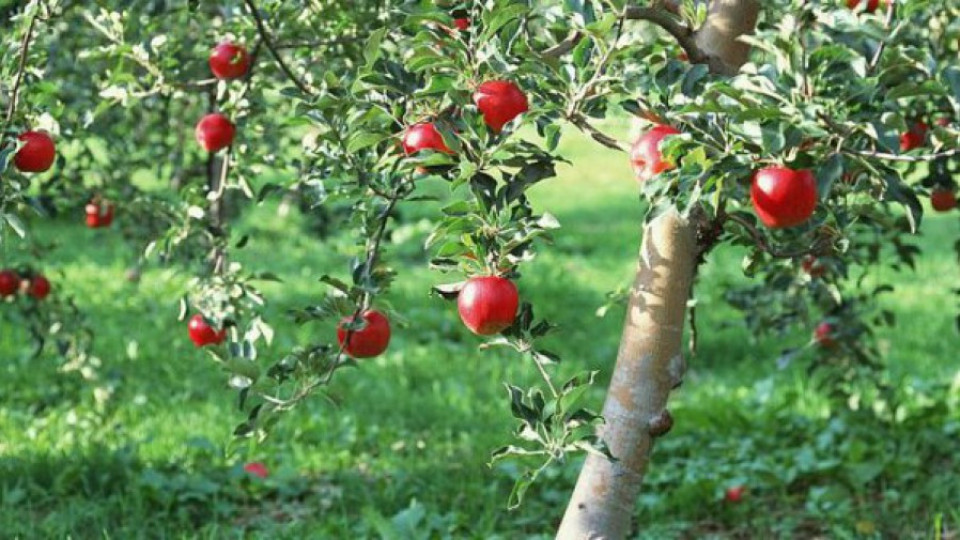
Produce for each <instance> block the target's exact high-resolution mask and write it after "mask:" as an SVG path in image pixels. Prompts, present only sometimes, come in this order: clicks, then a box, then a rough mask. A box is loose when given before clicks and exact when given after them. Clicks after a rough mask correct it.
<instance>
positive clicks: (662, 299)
mask: <svg viewBox="0 0 960 540" xmlns="http://www.w3.org/2000/svg"><path fill="white" fill-rule="evenodd" d="M696 260H697V242H696V226H695V224H694V223H692V222H690V221H689V220H687V219H685V218H683V217H681V216H680V214H679V213H678V212H677V211H676V210H670V211H668V212H667V213H665V214H662V215H660V216H659V217H657V218H655V219H654V220H653V221H651V222H650V223H649V224H648V225H647V226H646V228H645V230H644V238H643V245H642V247H641V249H640V264H639V265H638V268H637V274H636V281H635V283H634V286H633V290H632V291H631V294H630V302H629V305H628V307H627V320H626V323H625V325H624V329H623V336H622V338H621V341H620V351H619V353H618V354H617V365H616V368H615V369H614V373H613V379H612V380H611V381H610V389H609V392H608V394H607V401H606V403H605V405H604V407H603V416H604V418H605V420H606V422H605V424H604V425H603V426H602V427H601V428H600V433H599V434H600V436H601V437H602V438H603V440H604V441H605V442H606V444H607V446H608V447H609V449H610V452H611V453H612V454H613V456H615V457H616V458H617V461H610V460H608V459H606V458H603V457H600V456H596V455H592V454H591V455H589V456H588V457H587V461H586V463H585V464H584V466H583V470H582V471H581V473H580V478H579V480H578V481H577V486H576V488H575V490H574V492H573V497H572V498H571V499H570V503H569V505H568V506H567V512H566V514H565V515H564V517H563V522H562V523H561V525H560V531H559V532H558V534H557V538H561V539H570V540H574V539H576V540H580V539H587V538H589V539H594V538H605V539H613V538H624V537H626V535H627V533H628V531H629V530H630V518H631V516H632V515H633V509H634V504H635V501H636V499H637V495H638V494H639V491H640V482H641V480H642V479H643V474H644V471H645V470H646V466H647V462H648V461H649V459H650V450H651V447H652V445H653V439H654V433H657V432H659V431H662V429H663V423H664V422H669V419H668V415H669V413H667V412H665V410H666V409H665V407H666V404H667V397H668V396H669V394H670V390H671V389H672V388H673V387H674V386H676V385H677V384H679V382H680V379H681V378H682V376H683V371H684V369H683V358H682V356H681V353H680V347H681V337H682V334H683V323H684V316H685V313H686V306H687V297H688V295H689V293H690V287H691V284H692V281H693V274H694V269H695V267H696Z"/></svg>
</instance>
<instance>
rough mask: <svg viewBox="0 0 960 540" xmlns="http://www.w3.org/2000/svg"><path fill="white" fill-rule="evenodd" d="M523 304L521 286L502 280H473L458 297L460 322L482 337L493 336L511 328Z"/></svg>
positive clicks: (491, 277)
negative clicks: (519, 287)
mask: <svg viewBox="0 0 960 540" xmlns="http://www.w3.org/2000/svg"><path fill="white" fill-rule="evenodd" d="M519 304H520V295H519V294H518V293H517V286H516V285H514V284H513V282H512V281H510V280H509V279H507V278H503V277H499V276H481V277H475V278H471V279H470V280H468V281H467V283H466V284H465V285H464V286H463V289H461V290H460V294H459V296H457V309H458V311H459V312H460V319H461V320H462V321H463V324H465V325H466V326H467V328H469V329H470V331H471V332H473V333H474V334H477V335H480V336H492V335H493V334H498V333H500V332H502V331H503V330H506V329H507V328H509V327H510V325H512V324H513V320H514V319H515V318H516V317H517V307H518V306H519Z"/></svg>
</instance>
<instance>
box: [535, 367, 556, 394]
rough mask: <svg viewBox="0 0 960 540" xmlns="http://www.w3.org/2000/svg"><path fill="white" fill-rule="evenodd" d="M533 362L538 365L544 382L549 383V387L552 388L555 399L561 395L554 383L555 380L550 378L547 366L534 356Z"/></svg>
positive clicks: (551, 391)
mask: <svg viewBox="0 0 960 540" xmlns="http://www.w3.org/2000/svg"><path fill="white" fill-rule="evenodd" d="M533 363H534V364H536V365H537V371H539V372H540V376H541V377H543V380H544V382H546V383H547V388H549V389H550V394H551V395H553V398H554V399H558V398H559V397H560V392H557V387H556V386H554V385H553V380H552V379H551V378H550V374H549V373H547V370H546V368H544V367H543V364H541V363H540V361H539V360H537V359H536V357H534V359H533Z"/></svg>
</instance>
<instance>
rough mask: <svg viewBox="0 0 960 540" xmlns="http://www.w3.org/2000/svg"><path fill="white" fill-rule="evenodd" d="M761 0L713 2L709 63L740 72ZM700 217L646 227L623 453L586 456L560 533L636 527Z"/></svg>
mask: <svg viewBox="0 0 960 540" xmlns="http://www.w3.org/2000/svg"><path fill="white" fill-rule="evenodd" d="M759 11H760V3H759V2H758V1H757V0H713V1H712V2H711V3H710V12H709V15H708V17H707V20H706V21H705V22H704V24H703V26H702V27H701V28H700V29H698V30H697V33H696V36H695V38H696V44H697V46H698V48H699V49H700V50H701V52H702V53H704V55H705V56H706V57H707V58H709V62H710V68H711V71H713V72H714V73H720V74H728V75H730V74H735V73H736V72H737V71H738V70H739V69H740V67H741V66H742V65H743V64H744V63H745V62H746V61H747V58H748V56H749V53H750V48H749V46H748V45H746V44H745V43H742V42H740V41H739V40H738V38H739V37H740V36H742V35H744V34H748V33H750V32H753V30H754V28H755V26H756V23H757V18H758V15H759ZM700 249H701V246H698V245H697V223H696V222H695V221H693V220H689V219H687V218H684V217H681V216H680V215H679V214H678V213H677V211H676V210H670V211H668V212H667V213H664V214H662V215H660V216H658V217H657V218H655V219H654V220H653V221H651V222H650V223H649V224H647V226H646V227H645V229H644V237H643V244H642V246H641V248H640V261H639V264H638V268H637V275H636V281H635V283H634V287H633V290H632V292H631V295H630V302H629V304H628V306H627V318H626V323H625V324H624V328H623V334H622V337H621V339H620V350H619V352H618V354H617V364H616V367H615V368H614V372H613V376H612V379H611V381H610V388H609V390H608V392H607V399H606V402H605V403H604V406H603V416H604V419H605V420H606V421H605V423H604V425H603V426H601V427H600V429H599V430H598V431H599V435H600V437H601V438H602V439H603V440H604V442H605V443H606V444H607V446H608V448H609V449H610V452H611V454H612V455H613V456H614V457H615V458H616V461H611V460H608V459H605V458H603V457H599V456H596V455H593V454H591V455H588V456H587V459H586V462H585V463H584V465H583V469H582V470H581V472H580V477H579V478H578V480H577V485H576V487H575V488H574V492H573V495H572V496H571V498H570V502H569V504H568V505H567V510H566V513H565V514H564V516H563V521H562V522H561V524H560V530H559V531H558V533H557V538H558V539H561V540H582V539H610V540H613V539H620V538H625V537H626V536H627V535H628V534H629V533H630V531H631V518H632V516H633V515H634V508H635V503H636V500H637V495H639V493H640V484H641V482H642V480H643V475H644V473H645V472H646V468H647V463H648V462H649V461H650V454H651V451H652V449H653V440H654V439H655V438H656V437H657V436H660V435H663V434H665V433H666V431H668V430H669V429H670V427H671V425H672V423H673V420H672V419H671V417H670V414H669V412H668V411H667V409H666V406H667V399H668V398H669V396H670V391H671V390H672V389H673V388H674V387H676V386H677V385H678V384H679V383H680V381H681V380H682V378H683V374H684V371H686V366H685V364H684V361H683V356H682V355H681V352H680V351H681V347H682V343H681V342H682V337H683V324H684V317H685V315H686V309H687V299H688V297H689V295H690V291H691V287H692V284H693V278H694V273H695V271H696V266H697V261H698V258H699V251H700Z"/></svg>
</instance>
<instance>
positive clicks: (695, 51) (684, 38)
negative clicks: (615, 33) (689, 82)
mask: <svg viewBox="0 0 960 540" xmlns="http://www.w3.org/2000/svg"><path fill="white" fill-rule="evenodd" d="M623 18H624V19H626V20H630V21H649V22H652V23H653V24H655V25H657V26H659V27H660V28H663V29H664V30H665V31H666V32H667V33H668V34H670V35H671V36H673V37H674V39H676V40H677V43H678V44H679V45H680V46H681V47H682V48H683V50H684V51H685V52H686V53H687V57H689V58H690V62H692V63H695V64H696V63H700V62H703V61H705V60H706V57H705V56H704V54H703V52H702V51H701V50H700V47H698V46H697V42H696V40H695V39H694V38H695V32H694V31H693V30H692V29H691V28H690V27H689V26H687V25H685V24H683V23H682V22H680V20H679V19H677V17H676V16H675V15H673V14H672V13H670V12H669V11H667V10H666V9H665V8H663V7H640V6H627V8H626V9H624V11H623Z"/></svg>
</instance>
